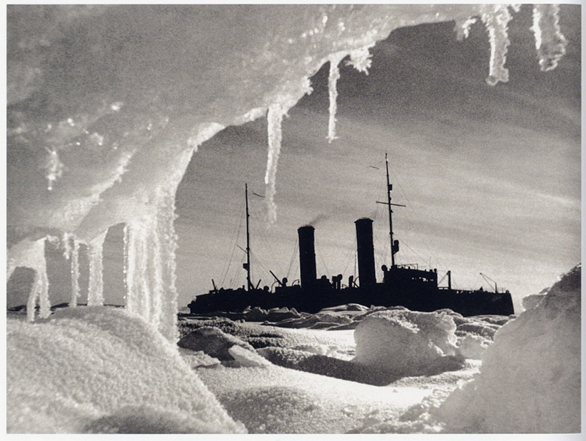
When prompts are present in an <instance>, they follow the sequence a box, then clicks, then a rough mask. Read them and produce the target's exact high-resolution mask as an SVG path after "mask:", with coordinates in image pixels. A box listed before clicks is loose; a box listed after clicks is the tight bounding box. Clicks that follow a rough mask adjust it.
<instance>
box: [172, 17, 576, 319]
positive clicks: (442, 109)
mask: <svg viewBox="0 0 586 441" xmlns="http://www.w3.org/2000/svg"><path fill="white" fill-rule="evenodd" d="M578 8H579V7H578V6H571V7H568V6H564V7H562V14H561V28H562V32H563V33H564V35H565V36H566V38H567V39H568V40H569V44H568V47H567V54H566V55H565V57H564V58H563V59H562V61H561V62H560V65H559V66H558V68H557V69H556V70H554V71H551V72H546V73H544V72H540V71H539V66H538V63H537V59H536V53H535V46H534V39H533V34H532V32H531V31H530V30H529V28H530V27H531V8H530V7H523V8H522V10H521V12H520V13H518V14H515V16H514V17H515V18H514V19H513V21H512V22H511V23H510V28H509V37H510V40H511V46H510V47H509V54H508V61H507V64H506V67H508V68H509V73H510V81H509V82H508V83H500V84H498V85H497V86H495V87H491V86H488V85H487V84H486V82H485V78H486V76H487V75H488V63H489V56H490V47H489V44H488V38H487V34H486V31H485V29H484V26H483V25H482V24H480V23H479V24H475V25H473V27H472V30H471V34H470V36H469V38H468V39H466V40H464V41H461V42H460V41H457V40H456V37H455V33H454V32H453V22H447V23H439V24H431V25H428V24H426V25H420V26H415V27H408V28H401V29H398V30H396V31H394V32H393V33H392V34H391V36H390V37H389V38H388V39H387V40H385V41H382V42H379V43H378V44H377V45H376V46H375V47H374V48H373V49H371V52H372V54H373V56H372V67H371V69H370V70H369V74H368V75H365V74H364V73H360V72H357V71H355V70H354V69H353V68H351V67H348V66H345V65H343V64H344V62H343V63H342V66H341V78H340V80H339V82H338V92H339V97H338V114H337V135H338V139H336V140H334V141H333V142H332V143H331V144H330V143H328V142H327V140H326V135H327V127H328V106H329V103H328V92H327V75H328V70H329V65H327V64H326V65H325V66H323V67H322V69H321V70H320V71H319V72H318V73H317V74H316V75H315V76H314V77H313V78H312V87H313V93H312V94H310V95H307V96H305V97H304V98H303V99H302V100H301V101H300V102H299V103H298V104H297V105H296V106H295V107H294V108H292V109H291V110H290V111H289V114H288V117H287V118H285V119H284V121H283V127H282V128H283V144H282V151H281V156H280V159H279V168H278V172H277V194H276V199H275V202H276V204H277V206H278V219H277V222H276V223H274V224H270V225H269V224H268V222H267V221H266V201H265V200H264V199H263V198H261V197H259V196H257V195H260V196H262V195H263V194H264V192H265V188H264V171H265V164H266V156H267V143H268V140H267V122H266V118H261V119H258V120H256V121H254V122H251V123H248V124H245V125H242V126H238V127H228V128H226V129H225V130H223V131H222V132H220V133H218V134H217V135H216V136H215V137H214V138H212V139H211V140H209V141H207V142H205V143H204V144H203V145H201V146H200V148H199V150H198V152H196V153H195V154H194V156H193V159H192V161H191V163H190V165H189V167H188V170H187V172H186V174H185V176H184V178H183V181H182V183H181V184H180V186H179V189H178V192H177V199H176V206H177V213H178V215H179V217H178V220H177V222H176V228H177V233H178V236H179V249H178V289H179V293H180V306H181V303H182V302H185V303H188V302H189V301H190V299H191V298H192V297H193V296H194V295H196V294H203V293H206V292H207V291H208V290H209V289H211V288H212V279H213V280H214V281H215V283H216V285H217V286H218V287H220V286H224V287H238V286H242V285H244V283H245V277H246V273H245V271H244V270H243V269H242V265H241V264H242V263H243V262H244V261H245V253H244V251H243V250H242V249H243V248H245V247H246V242H245V233H244V228H245V227H244V225H245V224H244V185H245V183H248V186H249V190H250V193H249V202H250V211H251V248H252V251H253V260H252V266H253V280H254V281H255V283H260V284H261V286H262V285H265V284H266V285H269V286H271V285H272V284H273V283H274V279H273V277H272V276H271V275H270V273H269V270H272V271H273V272H274V273H275V274H276V275H277V276H278V277H285V276H286V277H288V279H289V280H290V281H293V280H295V279H297V278H298V277H299V270H298V265H299V264H298V257H297V252H298V251H297V248H296V246H297V228H298V227H300V226H302V225H306V224H312V225H314V227H315V228H316V231H315V236H316V253H317V258H316V259H317V267H318V274H319V275H321V274H326V275H328V277H331V276H333V275H336V274H339V273H342V274H343V275H344V280H347V277H348V275H350V274H353V273H354V272H355V269H354V268H355V230H354V228H355V227H354V221H355V220H356V219H359V218H361V217H371V218H373V220H374V235H375V256H376V265H377V268H380V266H381V265H382V264H387V265H388V264H389V260H390V257H389V250H388V248H389V245H388V218H387V215H386V207H385V206H383V205H380V204H377V203H376V201H377V200H378V201H381V200H383V201H384V200H385V190H384V189H385V174H384V155H385V153H388V155H389V162H390V172H391V183H393V184H394V191H393V202H394V203H400V204H404V205H406V207H405V208H395V209H394V217H393V223H394V230H395V238H397V239H399V241H400V242H401V251H400V253H399V254H397V255H396V259H397V263H399V264H412V263H417V264H418V265H419V267H420V268H437V269H438V272H439V274H440V278H441V277H442V276H443V275H444V274H445V272H446V271H447V270H451V271H452V275H453V284H454V285H455V287H457V288H461V289H467V288H468V289H476V288H479V287H480V286H483V287H484V288H485V289H491V288H492V287H493V286H494V283H496V284H497V286H498V289H499V290H504V289H509V290H510V291H511V293H512V294H513V297H514V300H515V306H516V309H519V307H520V299H521V298H522V297H524V296H526V295H530V294H535V293H538V292H539V291H541V290H542V289H543V288H546V287H548V286H550V285H551V284H552V283H553V282H555V280H557V277H558V276H559V275H560V274H562V273H564V272H567V271H568V270H569V269H571V268H572V267H573V266H574V265H575V264H577V263H578V262H579V261H580V172H581V170H580V161H581V156H580V153H581V152H580V136H581V117H580V86H581V83H580V81H581V79H580V78H581V70H580V63H581V60H580V52H581V48H580V40H581V36H580V21H579V20H580V18H579V17H580V15H579V13H578V11H579V9H578ZM253 192H254V193H256V195H255V194H253ZM480 273H482V274H484V275H485V276H486V277H487V278H488V279H489V281H491V283H490V284H489V282H488V281H486V279H484V278H483V277H482V276H481V274H480ZM380 277H381V274H380V273H379V279H380ZM443 283H444V284H445V283H447V282H445V280H444V282H443Z"/></svg>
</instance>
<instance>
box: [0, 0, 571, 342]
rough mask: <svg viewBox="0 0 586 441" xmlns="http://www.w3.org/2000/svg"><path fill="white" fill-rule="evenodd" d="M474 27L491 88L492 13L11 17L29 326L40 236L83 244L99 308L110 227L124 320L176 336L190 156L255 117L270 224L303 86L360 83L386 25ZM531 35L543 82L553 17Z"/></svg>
mask: <svg viewBox="0 0 586 441" xmlns="http://www.w3.org/2000/svg"><path fill="white" fill-rule="evenodd" d="M476 16H481V17H482V19H483V21H484V22H485V23H486V26H487V28H488V31H489V34H490V35H491V45H492V56H491V60H492V61H491V68H490V71H491V73H490V75H491V76H490V78H493V77H494V78H495V79H498V80H501V81H502V80H504V79H505V78H506V70H504V68H503V65H504V61H505V52H506V46H507V38H506V26H507V21H508V18H509V9H508V7H506V6H503V5H496V6H482V5H465V4H462V5H304V6H303V7H301V6H295V5H279V6H274V5H272V6H265V5H240V6H225V5H206V6H203V5H202V6H200V5H197V6H194V5H181V6H157V5H144V6H128V5H80V6H43V5H37V6H22V5H10V6H9V7H8V20H7V23H8V29H7V31H8V40H7V43H8V51H7V53H8V64H7V66H8V75H7V80H8V89H7V92H8V114H7V116H8V207H7V221H8V222H7V224H8V241H7V242H8V247H9V251H8V253H9V254H8V258H9V272H8V274H9V275H10V274H11V271H12V270H13V269H14V268H15V267H17V266H25V267H28V268H32V269H34V270H35V271H36V273H37V278H36V279H35V284H34V287H33V290H32V291H31V294H30V298H29V302H28V304H29V319H31V320H32V319H33V318H34V308H32V307H33V306H34V305H35V303H36V302H37V299H39V300H40V307H41V312H40V314H41V316H46V315H48V314H49V306H50V303H49V299H48V290H47V278H46V272H45V267H46V264H45V262H44V255H43V253H42V248H43V247H44V245H43V241H44V238H45V237H48V236H56V237H64V236H65V235H67V237H69V238H70V239H71V240H74V241H78V242H75V243H84V244H87V245H88V246H89V248H90V256H91V257H90V259H91V262H92V264H91V265H90V266H91V268H92V276H91V284H90V285H91V290H92V291H91V296H90V297H91V302H92V303H94V304H101V303H102V302H103V301H104V299H103V296H105V297H107V295H108V293H101V294H100V289H101V288H100V287H101V283H100V276H99V274H98V273H99V272H100V267H101V266H100V263H99V262H98V260H99V256H100V246H99V243H98V242H99V240H98V239H96V238H98V237H99V236H101V235H103V234H105V232H107V231H108V229H109V228H110V227H112V226H114V225H118V224H125V226H126V229H125V232H126V239H125V240H126V258H125V261H126V263H125V274H126V275H125V277H126V287H127V288H126V289H127V293H126V303H127V304H126V306H127V308H128V309H129V310H130V311H132V312H136V313H138V314H140V315H141V316H143V317H144V318H145V319H148V320H152V321H153V322H155V323H158V325H159V329H160V330H161V332H163V333H164V335H166V336H167V337H168V338H170V339H174V338H176V331H175V330H174V329H175V309H176V306H177V305H176V303H177V292H176V289H175V255H174V253H175V248H176V239H175V232H174V226H173V220H174V216H175V215H174V203H173V198H174V194H175V191H176V189H177V186H178V184H179V182H180V180H181V177H182V176H183V173H184V171H185V169H186V167H187V165H188V163H189V160H190V158H191V155H192V154H193V152H194V151H195V150H196V149H197V147H198V146H199V145H200V144H201V143H202V142H204V141H205V140H206V139H209V138H210V137H211V136H213V135H214V134H215V133H217V132H218V131H219V130H221V128H223V127H226V126H229V125H237V124H242V123H244V122H246V121H250V120H252V119H255V118H258V117H260V116H261V115H263V114H266V112H267V110H268V118H269V126H270V127H269V153H268V166H267V174H266V182H267V196H268V197H267V203H268V207H269V215H268V217H269V220H274V219H275V218H276V205H275V201H274V199H275V194H276V171H277V160H278V156H279V153H280V148H281V123H282V118H283V116H284V115H285V114H286V112H287V110H288V109H290V108H291V107H292V106H293V105H295V103H296V102H297V101H298V100H299V99H300V98H301V97H302V96H303V95H304V94H306V93H308V92H309V91H310V90H311V87H310V84H309V77H310V76H311V75H313V74H315V73H316V72H317V71H318V69H319V68H320V66H322V65H323V64H324V63H326V62H327V61H330V62H331V65H332V75H331V82H330V83H331V86H334V85H335V78H336V76H337V72H338V71H337V69H334V67H335V66H337V64H338V63H339V61H340V60H342V59H343V58H344V57H345V56H346V55H350V57H351V59H352V60H353V61H352V62H353V63H355V65H356V66H358V67H359V68H360V69H361V70H364V69H366V68H367V67H368V62H369V59H368V55H367V49H366V48H369V47H371V46H372V45H374V44H375V43H376V41H378V40H381V39H384V38H386V37H387V36H388V35H389V33H390V32H391V31H392V30H393V29H395V28H397V27H401V26H410V25H416V24H420V23H425V22H439V21H447V20H456V22H457V23H468V22H469V21H468V20H469V19H470V17H476ZM533 28H534V32H535V35H536V40H537V47H538V51H539V54H540V57H541V59H542V66H543V67H544V68H545V69H549V68H553V67H554V66H555V63H556V61H557V59H558V58H559V57H560V56H561V55H562V54H563V48H564V44H565V40H564V39H563V37H562V36H561V34H560V32H559V26H558V24H557V7H555V6H547V5H539V6H537V7H536V8H535V21H534V26H533ZM178 48H181V50H178ZM330 91H331V96H332V97H333V99H332V101H331V103H330V106H331V108H332V110H333V111H332V112H331V116H330V125H329V138H330V139H332V138H334V137H335V132H334V130H333V122H334V121H335V108H336V103H335V93H334V92H335V87H331V88H330ZM95 240H97V241H98V242H94V241H95ZM92 244H93V245H92ZM75 249H77V248H75ZM79 257H80V255H79V254H78V253H77V251H73V252H72V254H71V271H72V274H73V278H74V279H75V280H77V279H78V277H79ZM75 283H76V282H72V290H73V293H72V304H75V301H74V300H73V299H76V298H77V296H78V292H77V291H78V289H79V288H78V285H76V284H75ZM106 300H107V299H106Z"/></svg>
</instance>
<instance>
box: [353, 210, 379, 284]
mask: <svg viewBox="0 0 586 441" xmlns="http://www.w3.org/2000/svg"><path fill="white" fill-rule="evenodd" d="M354 223H355V224H356V243H357V246H358V277H359V278H360V279H359V280H360V287H361V288H368V287H371V286H374V285H375V284H376V275H375V271H374V245H373V241H372V219H368V218H362V219H358V220H357V221H356V222H354Z"/></svg>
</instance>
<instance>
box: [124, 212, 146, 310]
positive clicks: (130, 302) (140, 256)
mask: <svg viewBox="0 0 586 441" xmlns="http://www.w3.org/2000/svg"><path fill="white" fill-rule="evenodd" d="M148 228H149V222H148V221H147V220H145V219H139V220H137V221H135V222H133V223H131V224H128V225H126V227H125V228H124V245H125V247H124V263H125V266H124V272H125V275H126V308H127V309H128V310H129V311H130V312H133V313H136V314H138V315H140V316H141V317H143V318H144V319H145V320H147V321H148V319H149V318H150V308H149V303H150V290H149V284H148V281H147V278H148V274H147V273H148V270H147V262H148V257H147V253H148V247H147V243H146V241H147V240H146V238H147V235H148Z"/></svg>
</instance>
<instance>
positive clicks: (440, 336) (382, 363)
mask: <svg viewBox="0 0 586 441" xmlns="http://www.w3.org/2000/svg"><path fill="white" fill-rule="evenodd" d="M455 331H456V325H455V323H454V320H453V319H452V317H451V316H449V315H448V314H445V313H434V312H430V313H428V312H414V311H407V310H391V311H379V312H376V313H374V314H371V315H369V316H368V317H366V318H365V319H364V320H363V321H362V322H361V323H360V324H359V325H358V326H357V327H356V330H355V331H354V338H355V340H356V357H355V358H354V360H353V361H354V362H355V363H358V364H362V365H367V366H371V367H373V368H376V369H380V370H383V371H388V372H392V373H394V374H396V375H418V374H421V373H423V372H426V370H427V369H428V368H429V366H430V365H432V364H434V363H437V362H438V359H440V358H442V357H444V356H447V355H453V354H455V352H456V345H455V343H456V335H455Z"/></svg>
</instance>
